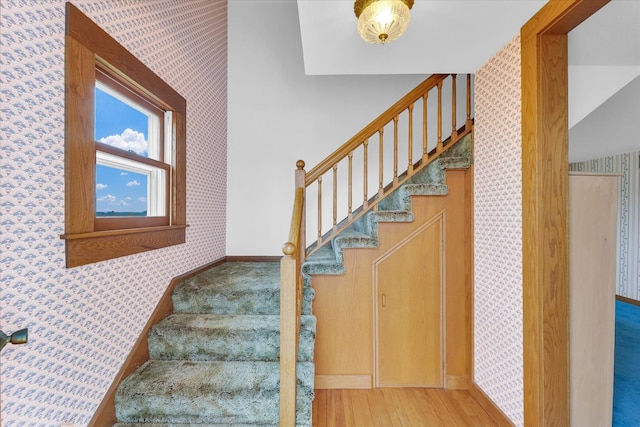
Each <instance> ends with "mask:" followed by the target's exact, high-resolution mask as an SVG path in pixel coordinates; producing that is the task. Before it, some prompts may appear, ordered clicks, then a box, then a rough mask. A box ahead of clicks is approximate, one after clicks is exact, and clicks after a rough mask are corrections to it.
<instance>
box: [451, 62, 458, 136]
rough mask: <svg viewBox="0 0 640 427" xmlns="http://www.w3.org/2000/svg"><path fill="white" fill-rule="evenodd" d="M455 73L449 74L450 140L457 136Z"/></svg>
mask: <svg viewBox="0 0 640 427" xmlns="http://www.w3.org/2000/svg"><path fill="white" fill-rule="evenodd" d="M456 77H457V75H456V74H451V142H454V141H455V140H456V138H457V137H458V128H457V126H456V100H457V96H456Z"/></svg>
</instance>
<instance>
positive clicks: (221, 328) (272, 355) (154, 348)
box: [148, 314, 316, 361]
mask: <svg viewBox="0 0 640 427" xmlns="http://www.w3.org/2000/svg"><path fill="white" fill-rule="evenodd" d="M315 325H316V319H315V317H313V316H301V325H300V346H299V348H300V351H299V353H298V360H299V361H311V360H313V342H314V340H315ZM148 342H149V356H150V358H151V359H161V360H171V359H174V360H175V359H185V360H237V361H248V360H260V361H277V360H279V358H280V316H277V315H219V314H172V315H171V316H169V317H167V318H165V319H164V320H162V321H161V322H159V323H158V324H156V325H154V326H153V328H152V329H151V332H150V334H149V339H148Z"/></svg>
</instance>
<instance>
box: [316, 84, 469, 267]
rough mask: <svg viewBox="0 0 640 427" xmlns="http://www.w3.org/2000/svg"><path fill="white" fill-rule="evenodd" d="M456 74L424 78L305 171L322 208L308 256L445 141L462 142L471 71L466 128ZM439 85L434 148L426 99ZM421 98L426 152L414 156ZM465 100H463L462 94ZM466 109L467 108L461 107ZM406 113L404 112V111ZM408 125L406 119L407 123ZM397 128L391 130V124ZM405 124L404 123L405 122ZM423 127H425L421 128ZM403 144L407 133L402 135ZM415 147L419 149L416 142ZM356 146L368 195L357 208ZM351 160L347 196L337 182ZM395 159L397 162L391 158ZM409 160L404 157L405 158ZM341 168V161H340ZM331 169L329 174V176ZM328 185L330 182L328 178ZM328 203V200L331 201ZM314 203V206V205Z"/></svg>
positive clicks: (374, 205) (426, 160) (428, 159)
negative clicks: (328, 194) (327, 193)
mask: <svg viewBox="0 0 640 427" xmlns="http://www.w3.org/2000/svg"><path fill="white" fill-rule="evenodd" d="M456 78H457V75H456V74H434V75H431V76H430V77H428V78H427V79H426V80H425V81H423V82H422V83H420V84H419V85H418V86H416V87H415V88H414V89H413V90H411V91H410V92H409V93H408V94H407V95H405V96H404V97H402V98H401V99H400V100H399V101H398V102H396V103H395V104H394V105H393V106H391V107H390V108H389V109H387V110H386V111H385V112H384V113H382V114H380V116H378V117H377V118H376V119H375V120H373V121H372V122H371V123H369V124H368V125H367V126H366V127H364V128H363V129H362V130H361V131H360V132H358V133H357V134H356V135H354V136H353V137H352V138H351V139H349V140H348V141H347V142H346V143H344V144H343V145H342V146H341V147H340V148H338V149H337V150H336V151H334V152H333V153H332V154H331V155H329V156H328V157H327V158H326V159H324V160H323V161H321V162H320V163H319V164H318V165H317V166H315V167H314V168H312V169H311V170H310V171H309V172H308V173H307V174H306V176H305V186H306V187H310V186H311V185H312V184H314V183H315V184H316V189H317V190H316V192H317V212H315V215H316V217H315V219H317V241H316V242H315V244H313V245H311V247H309V248H308V250H307V256H309V255H311V254H313V253H314V252H315V251H317V250H318V249H319V248H320V247H321V246H323V245H324V244H326V243H327V242H328V241H329V240H330V239H331V238H333V237H334V236H336V235H337V234H338V233H340V232H341V231H342V230H344V229H345V228H346V227H347V226H349V224H351V223H352V222H353V221H355V220H356V219H358V218H359V217H361V216H362V215H364V214H365V213H366V212H367V211H368V210H371V209H374V210H378V204H379V203H380V202H381V201H382V200H383V199H384V198H385V197H386V196H387V195H388V194H390V193H392V192H393V190H394V189H395V188H398V187H399V186H400V185H402V184H403V183H404V182H405V181H407V180H408V179H409V178H410V177H411V176H412V175H414V174H415V173H417V172H419V170H421V169H423V168H424V167H426V166H427V165H428V164H429V163H430V162H431V161H433V160H435V159H436V158H437V157H438V156H439V155H440V154H441V153H442V152H443V151H444V150H445V144H446V145H448V144H453V143H455V142H456V141H458V140H459V139H460V138H462V137H464V136H465V135H466V134H467V133H469V132H471V123H472V121H471V76H470V75H466V80H467V82H466V83H467V84H466V121H465V123H464V125H463V127H462V128H461V129H458V128H457V125H456V122H457V120H458V119H459V118H458V117H457V105H458V103H457V101H458V100H457V94H458V90H457V87H456ZM445 83H446V87H447V89H449V88H450V93H451V105H450V108H451V114H450V115H449V116H448V117H450V118H451V123H450V126H449V124H447V127H445V126H444V123H443V120H446V119H445V117H447V114H445V112H444V111H443V96H444V94H443V92H444V90H443V89H444V86H445ZM432 89H433V90H434V91H435V92H437V99H436V105H435V107H437V111H436V114H437V117H436V118H432V119H433V120H435V121H436V123H435V128H433V129H434V130H435V135H433V136H434V137H435V144H434V147H435V148H434V149H433V150H432V151H431V152H429V148H428V147H429V146H428V143H427V139H428V126H427V119H428V114H427V104H428V102H427V100H428V96H429V91H431V90H432ZM421 99H422V103H421V104H422V110H423V114H422V115H421V116H422V117H419V118H418V120H422V126H421V128H422V132H423V136H422V153H420V155H418V156H416V159H414V155H413V151H414V107H415V104H416V103H419V102H420V100H421ZM461 101H462V99H461ZM405 113H406V116H407V118H406V121H408V129H407V138H406V139H407V142H406V144H407V146H406V147H405V146H404V145H403V146H402V149H403V150H405V149H406V152H407V157H408V159H407V160H408V161H407V164H406V170H404V171H403V172H401V171H399V168H398V167H399V164H398V163H399V159H398V157H399V149H400V148H399V147H400V140H399V134H398V133H399V128H400V123H399V119H400V117H401V115H403V114H405ZM461 113H462V111H461ZM403 117H404V116H403ZM387 125H389V127H390V129H389V130H390V131H391V130H393V136H392V143H393V147H392V148H393V156H392V157H391V156H390V157H389V158H388V159H384V157H385V155H384V153H385V145H384V142H385V141H384V136H385V126H387ZM403 126H404V124H403ZM391 127H392V129H391ZM403 129H404V127H403ZM418 129H420V127H418ZM445 129H451V133H450V134H449V133H447V135H443V130H445ZM376 134H378V135H377V139H378V144H376V145H378V147H375V146H372V147H371V149H372V150H375V151H377V153H376V152H375V151H374V153H373V155H374V156H375V155H377V156H378V161H377V162H376V163H377V167H378V173H377V175H378V183H377V184H378V186H377V187H378V188H377V193H375V194H368V189H369V182H368V181H369V172H370V171H371V172H372V173H375V167H376V165H375V164H373V165H370V164H369V160H368V158H369V155H370V152H369V148H370V147H369V142H370V140H371V139H372V138H375V137H376ZM403 144H405V142H404V138H403ZM416 149H419V148H418V147H416ZM357 150H359V151H358V153H362V156H363V162H364V163H363V165H362V169H363V171H364V174H363V176H362V178H361V179H362V182H363V189H364V197H363V202H362V205H361V206H360V207H355V208H354V206H353V204H352V181H353V176H352V174H353V156H354V152H356V151H357ZM343 161H344V163H347V162H348V163H347V165H346V166H347V168H348V177H347V178H346V184H345V185H346V192H347V193H348V195H347V196H344V200H342V199H340V200H339V197H338V188H337V185H336V182H337V181H338V175H339V171H338V167H339V166H338V165H339V164H340V165H343V164H344V163H342V162H343ZM388 162H389V163H388ZM391 162H392V163H391ZM403 163H404V161H403ZM341 167H342V166H341ZM385 167H387V168H389V172H390V173H392V174H393V176H391V177H389V176H385V174H387V173H389V172H386V169H385ZM325 174H326V175H325ZM329 180H332V183H333V185H332V186H331V187H329V188H332V189H333V197H332V198H330V199H329V198H327V199H329V200H332V202H333V206H332V209H331V207H329V206H328V205H327V210H326V211H324V214H329V215H331V213H332V214H333V218H332V219H333V222H332V225H330V226H329V227H330V228H329V227H325V224H324V222H323V216H324V215H323V203H325V202H324V200H325V198H323V183H324V182H323V181H329ZM327 184H329V183H328V182H327ZM309 203H312V204H313V201H312V200H309ZM326 203H329V202H328V201H327V202H326ZM338 205H340V206H343V208H342V209H345V208H344V207H346V210H344V212H341V213H340V215H338V212H337V211H338ZM310 206H311V205H310ZM315 208H316V206H313V207H312V208H310V209H313V210H314V211H315ZM342 213H344V217H345V220H344V221H341V222H338V217H339V216H342Z"/></svg>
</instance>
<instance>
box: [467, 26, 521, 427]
mask: <svg viewBox="0 0 640 427" xmlns="http://www.w3.org/2000/svg"><path fill="white" fill-rule="evenodd" d="M475 84H476V88H475V137H474V144H475V146H474V203H475V205H474V209H475V212H474V215H475V218H474V230H475V231H474V232H475V236H474V257H475V260H474V274H475V281H474V293H475V296H474V310H475V311H474V316H475V319H474V343H475V348H474V352H475V354H474V364H475V372H474V375H475V381H476V383H477V384H478V386H480V388H481V389H482V390H484V392H485V393H486V394H487V395H488V396H489V397H490V398H491V399H492V400H493V401H494V402H495V403H496V404H497V405H498V406H499V407H500V409H502V411H503V412H504V413H505V414H506V415H507V416H508V417H509V418H510V419H511V421H513V423H514V424H515V425H517V426H522V425H524V406H523V404H524V403H523V402H524V394H523V387H524V385H523V359H522V183H521V180H522V161H521V143H522V137H521V126H520V121H521V106H520V38H519V37H517V38H515V39H514V40H512V41H511V42H510V43H509V44H508V45H507V46H505V47H504V48H503V49H502V50H501V51H500V52H498V53H497V54H496V55H495V56H494V57H493V58H492V59H491V60H489V62H487V63H486V64H485V65H484V66H482V68H480V69H479V70H478V71H477V72H476V74H475Z"/></svg>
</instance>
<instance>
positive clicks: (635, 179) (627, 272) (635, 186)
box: [569, 151, 640, 300]
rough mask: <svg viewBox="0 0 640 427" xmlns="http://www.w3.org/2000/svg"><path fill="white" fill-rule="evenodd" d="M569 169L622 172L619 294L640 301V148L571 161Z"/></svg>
mask: <svg viewBox="0 0 640 427" xmlns="http://www.w3.org/2000/svg"><path fill="white" fill-rule="evenodd" d="M569 170H571V171H580V172H616V173H621V174H622V177H621V178H620V184H619V188H618V265H617V278H616V293H617V294H618V295H622V296H624V297H627V298H633V299H636V300H640V151H635V152H631V153H624V154H618V155H615V156H610V157H605V158H602V159H595V160H589V161H585V162H579V163H571V164H570V165H569Z"/></svg>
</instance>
